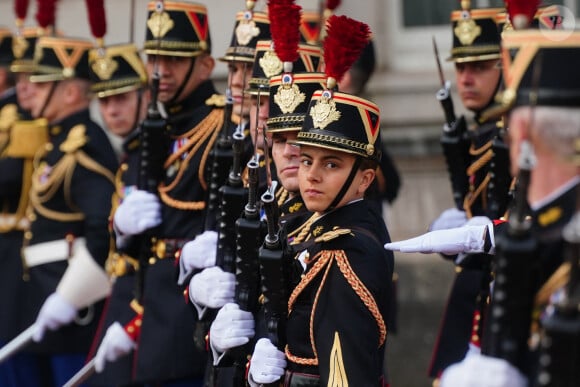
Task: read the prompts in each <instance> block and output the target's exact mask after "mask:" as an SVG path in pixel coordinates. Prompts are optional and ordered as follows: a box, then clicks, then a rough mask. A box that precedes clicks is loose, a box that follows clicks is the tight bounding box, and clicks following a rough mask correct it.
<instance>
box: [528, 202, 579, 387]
mask: <svg viewBox="0 0 580 387" xmlns="http://www.w3.org/2000/svg"><path fill="white" fill-rule="evenodd" d="M562 236H563V239H564V261H565V262H566V263H567V264H568V265H569V267H570V274H569V279H568V283H567V284H566V288H565V290H564V291H563V294H562V296H561V298H560V300H559V302H557V303H556V304H555V308H554V312H553V314H550V315H548V316H547V317H546V318H544V319H543V320H542V326H543V328H544V334H543V335H542V340H541V343H540V359H542V360H543V361H540V363H539V365H540V368H539V370H538V374H537V378H536V380H535V382H536V385H537V386H546V387H572V386H576V385H578V380H580V370H579V369H578V362H580V309H579V308H580V266H579V264H580V204H579V205H577V210H576V214H575V215H574V217H573V218H572V220H571V221H570V222H569V223H568V224H567V225H566V227H565V228H564V230H563V232H562Z"/></svg>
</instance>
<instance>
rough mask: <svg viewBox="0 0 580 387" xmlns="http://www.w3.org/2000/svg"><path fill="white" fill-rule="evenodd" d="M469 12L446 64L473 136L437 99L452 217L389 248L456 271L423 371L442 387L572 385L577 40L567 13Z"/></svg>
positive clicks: (579, 140)
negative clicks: (430, 257)
mask: <svg viewBox="0 0 580 387" xmlns="http://www.w3.org/2000/svg"><path fill="white" fill-rule="evenodd" d="M461 5H462V9H461V10H460V11H456V12H454V13H452V27H453V29H452V31H453V39H454V40H453V49H452V55H451V60H453V61H454V62H455V68H456V75H457V90H458V92H459V96H460V97H461V100H462V102H463V104H464V106H465V107H466V108H467V109H469V110H471V111H473V112H474V113H475V124H476V125H475V126H474V127H472V128H469V129H466V128H465V127H463V128H462V127H461V126H462V125H463V126H464V125H465V122H464V118H463V117H461V118H459V119H456V117H455V116H454V112H453V107H452V103H451V101H450V96H449V85H448V84H447V85H444V88H443V89H442V90H440V91H439V92H438V93H437V98H438V100H439V101H440V102H441V104H442V106H443V109H444V112H445V116H446V121H447V122H446V124H445V127H444V133H443V135H442V138H441V143H442V146H443V150H444V154H445V157H446V160H447V163H448V167H449V172H450V177H451V187H452V191H453V195H454V199H456V204H457V208H454V209H450V210H447V211H445V212H443V214H442V215H441V216H440V217H439V218H438V219H437V220H436V221H435V222H433V224H432V225H431V227H430V231H429V232H428V233H426V234H424V235H421V236H418V237H416V238H412V239H409V240H405V241H399V242H393V243H389V244H387V245H385V248H386V249H388V250H394V251H401V252H421V253H440V254H442V255H443V256H444V257H446V258H450V259H452V260H453V262H454V263H455V265H456V266H457V272H458V274H457V277H456V280H455V283H454V286H453V287H452V291H451V294H450V297H449V302H448V305H447V308H446V311H445V315H444V319H443V321H442V327H441V331H440V337H439V340H438V343H437V347H436V348H435V351H434V357H433V363H432V365H431V368H430V370H429V371H430V376H432V377H435V378H436V379H435V381H434V385H441V386H446V387H449V386H488V387H489V386H494V387H500V386H506V387H507V386H516V387H519V386H575V385H578V383H579V381H580V375H579V374H578V371H577V364H578V355H577V353H578V352H577V349H578V345H579V341H578V338H579V337H580V336H578V332H580V330H579V327H580V318H579V317H580V316H579V315H578V306H579V305H580V304H579V299H578V290H577V288H578V277H577V273H578V267H579V266H578V264H579V261H578V258H580V256H579V252H580V250H579V246H580V245H579V242H580V223H579V221H580V212H579V211H580V187H579V186H580V159H579V155H580V116H578V114H579V112H578V93H579V92H580V79H579V78H578V75H577V71H576V69H575V68H574V65H573V64H572V63H574V62H575V61H576V60H577V59H576V58H577V57H578V55H580V40H579V35H578V32H576V31H574V30H573V28H574V27H573V25H574V22H573V21H569V20H565V19H563V17H564V16H563V15H565V14H564V13H562V12H561V11H562V10H561V9H559V7H554V6H552V7H546V8H539V9H538V4H537V2H527V1H510V2H506V9H505V10H504V9H471V7H470V2H469V1H462V2H461ZM500 75H503V76H500ZM490 122H491V124H488V123H490ZM466 133H467V134H466ZM506 140H507V143H506ZM508 145H509V146H508ZM508 155H509V157H508ZM508 171H509V172H510V175H506V172H508ZM498 172H499V173H498ZM509 176H511V177H513V179H514V182H513V183H512V184H510V182H509V180H510V179H508V178H507V177H509ZM498 183H499V184H498ZM510 186H511V187H510ZM498 204H500V205H498Z"/></svg>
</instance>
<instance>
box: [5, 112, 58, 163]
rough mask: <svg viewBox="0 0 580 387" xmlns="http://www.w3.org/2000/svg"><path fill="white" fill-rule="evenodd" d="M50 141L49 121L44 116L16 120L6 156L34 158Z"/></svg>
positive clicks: (11, 131)
mask: <svg viewBox="0 0 580 387" xmlns="http://www.w3.org/2000/svg"><path fill="white" fill-rule="evenodd" d="M47 142H48V122H47V121H46V119H44V118H39V119H37V120H31V121H16V122H14V124H13V125H12V129H11V130H10V140H9V143H8V146H7V147H6V150H5V152H4V154H3V155H4V156H6V157H14V158H25V159H32V158H34V155H35V154H36V152H37V151H38V150H39V149H41V147H42V146H43V145H44V144H46V143H47Z"/></svg>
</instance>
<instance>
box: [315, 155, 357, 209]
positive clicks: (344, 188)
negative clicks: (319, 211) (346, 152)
mask: <svg viewBox="0 0 580 387" xmlns="http://www.w3.org/2000/svg"><path fill="white" fill-rule="evenodd" d="M361 162H362V157H360V156H356V158H355V159H354V163H353V164H352V168H351V170H350V173H349V174H348V177H347V178H346V180H345V181H344V184H343V185H342V188H341V189H340V191H338V194H337V195H336V197H335V198H334V200H333V201H332V203H330V205H329V206H328V208H327V209H326V210H324V212H325V213H326V212H329V211H332V210H334V208H335V207H336V206H337V205H338V203H340V201H341V200H342V198H343V197H344V195H345V194H346V191H348V189H349V188H350V186H351V184H352V181H353V180H354V176H355V175H356V173H357V171H358V169H359V167H360V164H361Z"/></svg>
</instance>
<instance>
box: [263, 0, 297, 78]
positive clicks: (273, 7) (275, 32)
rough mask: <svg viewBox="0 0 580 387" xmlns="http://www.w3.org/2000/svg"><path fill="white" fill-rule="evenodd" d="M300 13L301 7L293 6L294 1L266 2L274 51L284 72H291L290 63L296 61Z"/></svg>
mask: <svg viewBox="0 0 580 387" xmlns="http://www.w3.org/2000/svg"><path fill="white" fill-rule="evenodd" d="M301 11H302V7H300V6H299V5H296V4H294V0H270V1H269V2H268V17H269V18H270V33H271V35H272V41H273V42H274V50H275V51H276V55H277V56H278V58H279V59H280V60H281V61H282V62H284V71H285V72H291V71H292V67H291V66H292V62H294V61H296V60H297V59H298V44H299V42H300V17H301V15H300V14H301Z"/></svg>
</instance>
